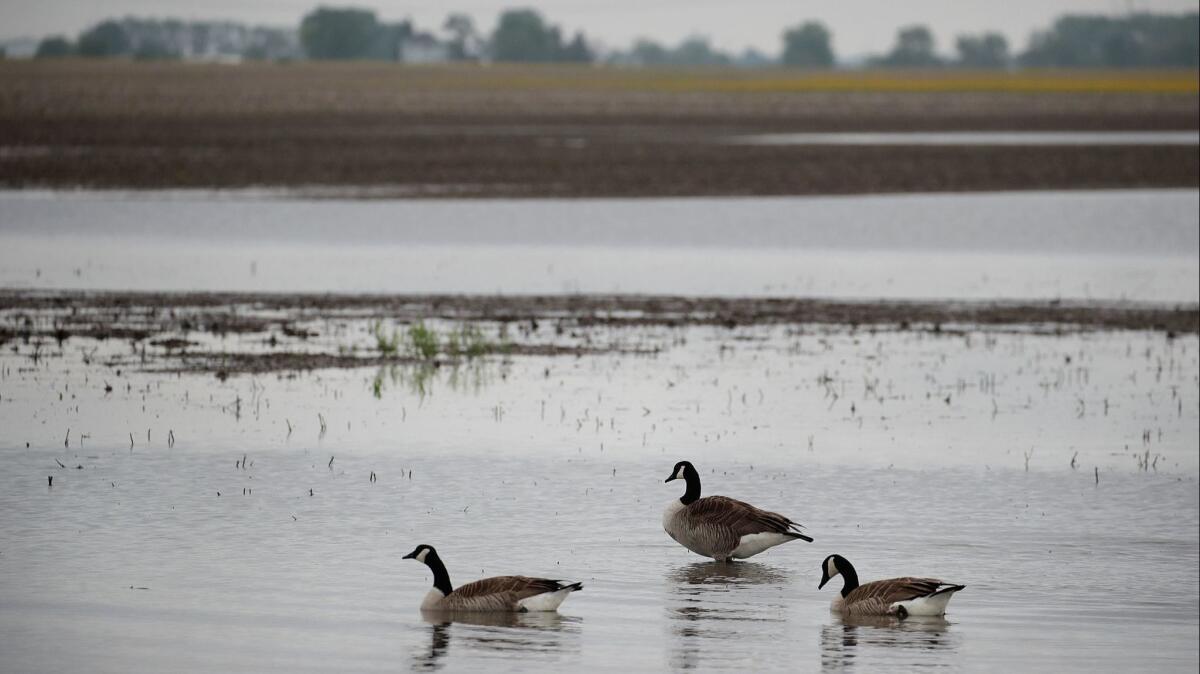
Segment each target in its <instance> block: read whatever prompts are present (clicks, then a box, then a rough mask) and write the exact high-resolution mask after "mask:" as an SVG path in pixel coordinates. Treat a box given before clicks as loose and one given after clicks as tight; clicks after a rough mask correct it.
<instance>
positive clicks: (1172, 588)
mask: <svg viewBox="0 0 1200 674" xmlns="http://www.w3.org/2000/svg"><path fill="white" fill-rule="evenodd" d="M543 329H546V330H553V326H544V328H543ZM624 338H625V339H627V340H629V341H630V342H631V343H638V342H640V341H643V340H647V339H649V340H655V339H663V338H665V339H667V340H668V341H670V342H671V343H673V344H674V345H675V346H674V347H672V348H669V349H666V350H664V351H662V352H660V353H659V354H658V355H655V356H628V355H619V354H613V355H604V356H589V357H584V358H580V359H576V358H563V359H558V358H545V357H531V358H513V359H512V360H510V361H507V362H506V361H505V360H503V359H500V360H489V361H485V362H481V363H477V364H476V365H473V366H470V367H467V366H464V367H463V368H462V369H460V368H452V367H449V366H447V367H442V368H438V369H437V370H436V371H434V372H432V373H431V374H429V375H428V376H419V375H418V374H417V373H415V372H414V371H411V370H405V369H399V370H396V371H391V372H389V371H387V370H381V371H379V372H373V371H363V370H342V371H338V370H323V371H317V372H312V373H293V374H283V375H265V376H253V377H252V376H234V377H232V378H230V379H228V380H220V379H217V378H215V377H212V376H196V375H182V376H180V375H174V374H163V373H153V372H138V371H133V372H128V371H126V372H123V373H117V372H115V371H114V370H113V369H112V368H110V367H107V366H105V365H104V364H103V363H104V360H105V358H106V354H109V353H127V352H128V349H129V346H128V344H126V343H118V342H115V341H114V340H109V341H108V342H105V343H99V342H97V343H88V342H87V341H86V340H85V341H83V342H81V341H80V340H74V339H73V340H70V341H69V342H68V343H67V344H66V345H65V347H64V349H63V352H62V355H55V354H54V353H53V351H51V352H48V353H45V354H43V355H42V358H41V360H39V361H36V362H34V361H32V359H31V358H30V356H29V351H28V349H26V348H25V347H22V348H20V349H19V350H18V352H13V351H11V350H9V349H7V348H6V349H5V350H4V351H3V352H0V374H2V375H3V376H2V378H0V461H2V462H3V470H2V471H0V652H2V653H3V658H4V669H5V670H8V671H21V672H60V671H97V672H129V671H163V670H171V671H227V670H234V669H237V670H243V671H287V672H291V671H330V670H338V671H384V670H386V671H395V670H407V671H463V670H468V669H472V670H481V669H486V670H487V671H545V672H560V671H597V672H600V671H648V670H684V669H698V670H702V671H730V672H732V671H739V672H742V671H748V670H755V671H817V670H842V671H862V672H875V671H911V670H913V669H918V668H922V669H923V668H930V667H936V668H942V669H947V670H952V671H1032V672H1063V671H1078V672H1096V671H1113V672H1124V671H1133V670H1141V671H1147V670H1150V671H1194V670H1195V668H1196V666H1197V663H1198V662H1200V655H1198V646H1197V638H1198V637H1200V587H1198V580H1197V568H1198V566H1200V559H1198V555H1200V553H1198V544H1200V541H1198V533H1197V531H1198V526H1200V514H1198V513H1200V503H1198V494H1197V481H1196V480H1197V476H1198V474H1200V456H1198V455H1200V451H1198V450H1197V444H1198V441H1200V423H1198V414H1200V383H1198V380H1197V376H1196V372H1197V368H1198V360H1197V359H1198V354H1200V344H1198V343H1197V340H1196V338H1195V337H1194V336H1182V337H1178V338H1175V339H1168V338H1167V337H1166V336H1164V335H1161V334H1155V333H1101V334H1084V335H1062V336H1054V335H1027V334H1020V333H1012V332H1006V333H970V334H967V335H961V336H933V335H924V334H920V333H917V334H912V333H879V334H869V333H864V332H856V331H845V330H819V331H807V330H796V329H794V328H783V327H779V328H758V329H746V330H739V331H737V332H733V333H731V332H730V331H725V330H723V329H718V328H689V329H686V330H678V331H671V330H663V329H654V330H649V331H642V330H638V329H629V330H627V331H625V332H624ZM227 339H230V340H248V341H249V342H251V343H254V342H255V341H256V340H261V336H257V335H246V336H241V335H231V336H229V337H228V338H227ZM93 349H95V350H94V351H93ZM85 357H86V358H88V359H89V361H90V364H89V363H88V362H84V359H85ZM106 384H111V385H112V391H107V392H106V391H105V390H104V386H105V385H106ZM59 394H62V397H61V398H60V396H59ZM68 429H69V434H66V432H67V430H68ZM65 434H66V437H65V441H64V435H65ZM84 436H86V437H84ZM171 438H173V439H174V441H173V442H172V441H171ZM26 443H28V445H27V444H26ZM243 458H244V459H245V464H244V465H243V464H242V461H243ZM683 458H687V459H691V460H692V461H694V462H695V463H696V465H697V467H698V468H699V470H700V473H701V475H702V478H703V481H704V489H705V492H706V493H709V494H713V493H720V494H726V495H729V496H733V497H736V498H742V499H745V500H748V501H751V502H753V503H755V504H757V505H759V506H762V507H765V508H769V509H772V510H777V511H780V512H783V513H785V514H787V515H789V516H792V517H793V518H795V519H797V520H799V521H800V522H802V523H803V524H805V525H806V526H807V527H808V529H807V531H808V533H809V534H811V535H812V536H813V537H814V538H815V542H813V543H811V544H809V543H803V542H796V543H790V544H787V545H784V546H781V547H778V548H775V549H773V550H771V551H768V552H767V553H765V554H762V555H760V556H757V557H755V558H753V559H751V560H748V561H745V562H741V563H738V564H736V565H734V566H732V567H729V566H723V565H716V564H713V563H710V562H706V561H704V560H703V559H702V558H700V557H698V556H696V555H693V554H692V553H690V552H688V551H686V550H684V549H683V548H682V547H680V546H678V545H677V544H675V543H674V542H673V541H671V540H670V539H669V538H668V537H667V535H666V534H665V533H663V531H662V529H661V522H660V518H661V512H662V509H663V507H664V506H665V505H666V504H667V502H668V501H669V500H670V499H673V498H677V497H678V496H679V493H680V488H679V487H678V486H677V484H676V483H671V484H663V478H664V477H666V475H667V474H668V473H669V472H670V471H671V468H672V466H673V465H674V463H675V461H677V460H679V459H683ZM1151 460H1152V462H1153V463H1152V465H1151V463H1150V461H1151ZM59 462H61V463H62V464H63V466H64V467H59V465H58V463H59ZM77 466H78V468H77ZM372 472H373V473H375V474H376V475H377V478H378V479H377V481H375V482H372V481H371V480H370V474H371V473H372ZM51 475H52V476H53V477H54V485H53V487H48V486H47V480H46V478H47V476H51ZM1097 476H1098V477H1097ZM310 490H311V491H310ZM418 543H430V544H433V545H435V546H437V547H438V549H439V551H440V553H441V555H442V557H443V558H444V559H445V561H446V563H447V565H448V568H449V571H450V574H451V579H452V581H454V582H455V583H464V582H468V581H470V580H473V579H476V578H479V577H483V576H488V575H498V574H508V573H524V574H532V575H541V576H548V577H553V578H563V579H569V580H576V581H582V582H583V583H584V584H585V586H586V587H585V589H584V590H583V591H582V592H579V593H577V594H575V595H573V596H572V597H571V598H570V599H569V600H568V601H567V602H566V603H565V604H564V605H563V607H562V609H561V611H560V615H557V616H553V615H552V616H522V617H502V618H497V617H478V616H475V617H466V618H463V617H458V618H457V619H453V620H442V619H440V618H436V617H435V618H429V617H426V616H423V615H422V614H421V613H420V612H419V611H418V609H417V607H418V605H419V603H420V601H421V598H422V597H423V596H424V594H425V592H426V591H427V590H428V587H429V584H430V582H431V578H430V574H429V573H428V571H427V570H426V569H425V568H424V567H423V566H421V565H420V564H418V563H416V562H413V561H411V560H402V559H401V556H402V555H404V554H405V553H407V552H409V551H410V550H411V549H412V548H413V547H414V546H415V545H416V544H418ZM833 552H837V553H840V554H842V555H844V556H846V557H847V558H849V559H850V560H851V561H852V562H854V563H855V564H856V566H857V567H858V570H859V572H860V574H861V576H862V577H863V578H864V579H874V578H884V577H890V576H895V575H904V574H921V575H932V576H939V577H941V578H943V579H945V580H948V581H953V582H958V583H963V584H965V585H966V586H967V588H966V589H965V590H964V591H962V592H961V593H959V594H958V595H957V596H956V597H955V598H954V600H953V601H952V602H951V604H950V611H949V613H948V614H947V615H946V617H945V619H944V620H920V621H910V622H905V623H902V624H895V623H891V622H878V621H850V622H847V621H843V620H841V619H840V618H838V617H837V616H834V615H831V614H830V613H829V611H828V604H829V601H830V600H831V599H832V598H833V596H834V593H835V592H836V591H837V589H836V587H837V581H835V582H834V587H832V588H831V587H827V588H826V589H825V590H822V591H818V590H817V589H816V585H817V583H818V581H819V579H820V569H819V565H820V562H821V560H822V559H823V558H824V556H825V555H827V554H830V553H833Z"/></svg>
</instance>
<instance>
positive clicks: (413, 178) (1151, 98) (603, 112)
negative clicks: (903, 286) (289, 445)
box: [0, 59, 1200, 198]
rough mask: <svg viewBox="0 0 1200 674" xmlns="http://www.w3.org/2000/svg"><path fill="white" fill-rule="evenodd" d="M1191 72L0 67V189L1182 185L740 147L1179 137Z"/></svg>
mask: <svg viewBox="0 0 1200 674" xmlns="http://www.w3.org/2000/svg"><path fill="white" fill-rule="evenodd" d="M1197 89H1198V88H1197V79H1196V72H1195V71H1174V72H1172V71H1164V72H1144V71H1139V72H1137V73H1128V72H1125V73H1120V72H1088V73H1080V72H1072V73H1070V74H1069V75H1068V74H1065V73H1062V72H1040V71H1038V72H1020V73H1000V72H968V71H959V70H954V71H947V70H943V71H936V72H929V71H925V72H919V71H918V72H913V71H909V72H903V73H896V72H891V73H883V72H871V71H864V72H854V73H821V74H816V73H803V72H800V73H788V72H784V71H782V70H775V69H762V70H745V69H732V68H731V69H727V70H721V69H707V68H706V69H693V70H680V69H647V70H631V69H623V68H594V67H590V66H589V67H569V66H563V67H553V66H488V67H399V66H396V65H393V64H369V63H340V64H339V63H325V64H318V63H305V64H283V65H280V64H249V63H248V64H242V65H239V66H238V67H236V68H233V67H227V66H223V65H198V64H178V63H177V64H166V63H119V62H103V63H101V62H87V61H79V60H71V59H55V60H53V62H51V60H46V59H41V60H37V61H30V62H25V63H18V62H16V61H15V60H11V59H10V61H8V62H4V63H0V92H3V93H2V95H0V119H2V120H4V122H5V123H3V124H0V185H2V186H4V187H7V188H19V189H29V188H47V187H53V188H59V189H73V188H78V187H90V188H94V189H114V188H115V189H130V188H133V189H146V188H151V189H170V188H219V189H236V188H247V187H253V188H262V187H269V188H291V189H312V188H313V187H314V186H321V187H323V188H330V187H332V188H338V189H339V190H341V191H342V192H343V193H344V192H345V191H346V190H353V191H355V192H356V193H359V194H362V195H364V196H388V195H390V196H403V197H407V196H420V197H438V198H446V197H489V196H490V197H520V198H525V197H555V196H560V197H584V196H592V197H619V196H625V197H645V196H703V195H708V196H746V195H794V194H869V193H885V192H888V193H903V192H963V191H999V190H1048V189H1099V188H1130V187H1160V188H1162V187H1174V188H1179V187H1183V188H1191V189H1194V188H1195V187H1196V186H1197V175H1200V169H1198V163H1197V162H1198V160H1197V156H1196V152H1195V148H1194V146H1193V145H1179V144H1173V143H1170V142H1168V143H1163V141H1162V138H1161V137H1156V136H1153V135H1152V136H1144V137H1142V138H1141V141H1144V142H1140V143H1139V144H1136V145H1129V144H1125V145H1113V144H1088V145H1082V144H1079V143H1070V144H1057V145H1050V144H1046V143H1044V142H1040V143H1034V144H1025V145H1020V146H1014V145H1008V146H1001V145H994V144H992V145H987V146H982V147H980V146H976V147H955V146H940V147H930V146H928V145H925V144H923V143H921V142H914V143H913V144H911V145H908V146H905V147H904V148H903V149H902V150H898V149H897V148H895V147H881V146H878V145H873V146H868V145H845V144H838V143H836V142H835V143H829V142H825V143H822V144H819V145H805V146H795V145H790V146H784V145H750V144H731V143H728V142H726V141H727V139H728V138H730V137H732V136H747V135H759V134H777V133H806V134H809V133H827V132H897V133H908V132H934V133H937V132H947V131H969V132H986V131H992V132H1004V131H1023V132H1053V131H1057V132H1079V131H1088V132H1094V133H1101V134H1103V133H1106V132H1126V133H1127V132H1181V131H1183V132H1186V131H1195V130H1196V128H1197V112H1198V110H1200V97H1198V95H1197Z"/></svg>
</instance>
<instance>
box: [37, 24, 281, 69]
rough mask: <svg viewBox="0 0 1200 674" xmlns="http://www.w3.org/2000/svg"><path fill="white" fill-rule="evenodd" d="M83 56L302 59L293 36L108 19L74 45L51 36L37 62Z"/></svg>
mask: <svg viewBox="0 0 1200 674" xmlns="http://www.w3.org/2000/svg"><path fill="white" fill-rule="evenodd" d="M66 56H84V57H93V58H106V57H131V58H134V59H146V60H151V59H182V58H188V59H213V60H220V59H271V60H287V59H296V58H299V57H300V56H301V53H300V46H299V43H298V42H297V40H296V35H295V31H288V30H284V29H277V28H261V27H249V26H245V25H242V24H238V23H234V22H229V21H178V20H174V19H167V20H163V21H159V20H155V19H136V18H125V19H110V20H108V21H102V22H100V23H99V24H96V25H95V26H93V27H91V28H88V29H87V30H85V31H83V32H82V33H80V34H79V37H78V38H77V39H76V40H75V41H74V42H72V41H71V40H70V39H69V38H67V37H66V36H64V35H52V36H50V37H47V38H45V39H43V40H42V41H41V42H39V43H38V46H37V50H36V51H35V52H34V57H35V58H63V57H66Z"/></svg>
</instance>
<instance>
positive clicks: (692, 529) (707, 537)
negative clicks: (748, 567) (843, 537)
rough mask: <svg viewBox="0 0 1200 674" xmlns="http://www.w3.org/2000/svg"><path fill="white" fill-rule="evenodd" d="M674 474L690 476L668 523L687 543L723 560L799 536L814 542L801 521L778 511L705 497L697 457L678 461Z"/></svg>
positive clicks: (665, 517) (750, 554)
mask: <svg viewBox="0 0 1200 674" xmlns="http://www.w3.org/2000/svg"><path fill="white" fill-rule="evenodd" d="M671 480H686V481H687V490H686V491H684V493H683V496H682V497H680V498H678V499H675V500H673V501H671V503H669V504H668V505H667V509H666V510H665V511H664V512H663V529H666V531H667V533H668V534H670V536H671V538H673V539H675V541H676V542H677V543H679V544H680V545H682V546H683V547H685V548H687V549H688V550H691V551H692V552H694V553H696V554H698V555H704V556H705V557H712V558H713V559H715V560H717V561H718V562H728V561H731V560H733V559H745V558H747V557H753V556H754V555H757V554H758V553H760V552H762V551H763V550H766V549H767V548H773V547H775V546H776V545H779V544H780V543H787V542H788V541H794V540H796V539H797V538H799V539H801V540H805V541H808V542H810V543H811V542H812V539H811V538H809V537H808V536H805V535H804V534H802V533H800V532H799V531H797V529H799V528H800V525H799V524H796V523H795V522H793V521H791V520H790V519H788V518H786V517H784V516H783V515H780V514H778V513H773V512H767V511H766V510H760V509H758V508H755V507H754V506H752V505H750V504H749V503H743V502H741V501H738V500H736V499H731V498H729V497H727V496H706V497H704V498H700V474H699V473H697V472H696V469H695V468H694V467H693V466H692V464H691V463H689V462H687V461H680V462H679V463H677V464H675V469H674V470H673V471H671V476H670V477H668V478H667V479H666V480H664V482H670V481H671Z"/></svg>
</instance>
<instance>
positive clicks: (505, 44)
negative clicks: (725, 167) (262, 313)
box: [35, 7, 1200, 68]
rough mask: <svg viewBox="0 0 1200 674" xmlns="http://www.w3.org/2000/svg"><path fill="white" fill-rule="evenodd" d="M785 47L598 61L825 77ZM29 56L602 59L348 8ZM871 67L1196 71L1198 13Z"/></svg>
mask: <svg viewBox="0 0 1200 674" xmlns="http://www.w3.org/2000/svg"><path fill="white" fill-rule="evenodd" d="M781 38H782V50H781V52H780V56H779V57H778V58H777V59H776V58H772V57H769V56H767V55H764V54H762V53H760V52H758V51H756V50H753V49H748V50H746V51H744V52H742V53H740V54H731V53H727V52H723V51H721V50H719V49H717V48H715V47H714V46H713V45H712V44H711V43H710V42H709V40H708V38H706V37H704V36H692V37H688V38H686V39H684V40H683V41H681V42H680V43H679V44H677V45H674V46H670V45H663V44H660V43H658V42H655V41H653V40H649V39H639V40H637V41H636V42H635V43H634V44H633V45H632V47H630V48H629V49H628V50H625V51H619V50H618V51H610V52H608V53H607V54H605V55H604V60H605V61H606V62H608V63H614V64H623V65H640V66H744V67H758V66H766V65H775V64H778V65H782V66H785V67H794V68H832V67H834V66H835V65H836V63H837V56H836V54H835V52H834V47H833V35H832V33H831V32H830V31H829V29H828V28H827V27H826V26H825V25H823V24H821V23H820V22H816V21H808V22H804V23H801V24H799V25H796V26H794V27H790V28H787V29H786V30H784V31H783V34H782V36H781ZM35 55H36V57H38V58H60V57H65V56H90V57H112V56H121V57H132V58H137V59H171V58H223V57H234V58H249V59H276V60H280V59H294V58H309V59H318V60H385V61H408V62H437V61H479V60H487V61H496V62H513V63H591V62H594V61H596V60H598V59H599V58H600V56H599V54H598V50H597V49H596V48H595V46H594V45H593V44H592V43H590V42H589V41H588V39H587V37H586V36H585V35H584V34H583V33H582V32H576V33H574V34H573V35H571V37H570V38H567V37H566V36H565V35H564V33H563V31H562V30H561V29H560V28H559V27H558V26H557V25H554V24H552V23H550V22H549V21H547V20H546V19H545V18H544V17H543V16H542V15H541V14H540V13H539V12H537V11H536V10H533V9H510V10H506V11H504V12H503V13H501V15H500V17H499V20H498V21H497V23H496V26H495V27H494V28H493V29H492V31H491V33H490V34H486V35H485V34H482V33H480V32H479V31H477V30H476V28H475V24H474V22H473V21H472V19H471V17H469V16H467V15H465V14H459V13H454V14H450V15H449V16H448V17H447V18H446V20H445V22H444V23H443V25H442V26H441V29H440V36H439V35H438V34H435V33H433V32H430V31H420V30H418V29H417V28H416V27H415V26H414V25H413V24H412V22H411V21H408V20H404V21H398V22H392V23H388V22H384V21H380V20H379V18H378V16H377V15H376V13H375V12H374V11H371V10H369V9H361V8H354V7H339V8H333V7H318V8H317V9H315V10H313V11H311V12H309V13H308V14H306V15H305V16H304V17H303V19H302V20H301V22H300V25H299V28H298V29H297V30H287V29H271V28H248V27H245V26H241V25H239V24H234V23H229V22H181V21H174V20H167V21H153V20H141V19H133V18H126V19H121V20H109V21H104V22H102V23H100V24H98V25H96V26H93V27H91V28H89V29H88V30H86V31H84V32H83V33H81V34H80V35H79V36H78V38H77V39H76V40H75V41H74V42H72V41H71V40H70V39H68V38H67V37H65V36H61V35H59V36H51V37H47V38H45V39H44V40H42V41H41V43H40V44H39V45H38V47H37V52H36V54H35ZM867 64H868V65H870V66H874V67H881V68H893V67H894V68H942V67H961V68H1011V67H1044V68H1139V67H1158V68H1164V67H1166V68H1169V67H1191V68H1195V67H1198V66H1200V13H1197V12H1189V13H1185V14H1170V15H1168V14H1150V13H1133V14H1128V15H1125V16H1116V17H1110V16H1092V15H1066V16H1063V17H1061V18H1059V19H1058V20H1057V21H1055V22H1054V24H1053V25H1052V26H1051V27H1050V28H1049V29H1047V30H1044V31H1038V32H1036V33H1034V35H1033V36H1032V37H1031V38H1030V41H1029V45H1028V47H1027V48H1026V50H1025V51H1024V52H1021V53H1019V54H1013V53H1012V52H1011V51H1010V48H1009V44H1008V40H1007V39H1005V37H1004V36H1003V35H1001V34H1000V33H995V32H984V33H980V34H974V35H958V36H956V38H955V41H954V55H953V56H951V57H945V56H943V55H941V54H940V53H939V52H938V50H937V45H936V43H935V40H934V37H933V33H932V31H930V30H929V28H928V27H926V26H921V25H913V26H905V27H902V28H900V29H899V30H898V31H897V33H896V39H895V43H894V44H893V45H892V47H891V49H890V50H889V51H887V52H886V53H884V54H881V55H878V56H874V57H871V58H869V59H868V60H867Z"/></svg>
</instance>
